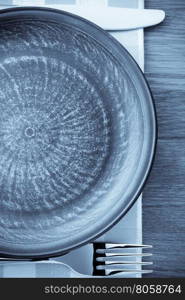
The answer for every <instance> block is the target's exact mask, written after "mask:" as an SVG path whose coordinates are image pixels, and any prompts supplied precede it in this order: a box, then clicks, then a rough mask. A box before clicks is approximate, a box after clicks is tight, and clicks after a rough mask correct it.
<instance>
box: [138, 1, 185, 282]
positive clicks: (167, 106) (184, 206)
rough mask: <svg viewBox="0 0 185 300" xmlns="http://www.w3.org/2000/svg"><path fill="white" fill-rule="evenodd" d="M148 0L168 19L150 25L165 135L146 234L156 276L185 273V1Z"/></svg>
mask: <svg viewBox="0 0 185 300" xmlns="http://www.w3.org/2000/svg"><path fill="white" fill-rule="evenodd" d="M145 6H146V7H147V8H158V9H164V10H165V12H166V20H165V21H164V22H163V24H161V25H159V26H156V27H153V28H150V29H147V30H145V62H146V64H145V73H146V77H147V79H148V82H149V84H150V87H151V90H152V93H153V96H154V101H155V105H156V109H157V116H158V126H159V128H158V129H159V140H158V146H157V153H156V158H155V162H154V165H153V169H152V172H151V174H150V177H149V179H148V182H147V184H146V187H145V189H144V200H143V228H144V233H143V238H144V243H146V244H152V245H153V246H154V249H153V253H154V257H153V261H154V273H153V274H152V277H185V250H184V249H185V1H184V0H176V1H172V0H163V1H160V0H155V1H154V0H146V1H145ZM150 276H151V275H150Z"/></svg>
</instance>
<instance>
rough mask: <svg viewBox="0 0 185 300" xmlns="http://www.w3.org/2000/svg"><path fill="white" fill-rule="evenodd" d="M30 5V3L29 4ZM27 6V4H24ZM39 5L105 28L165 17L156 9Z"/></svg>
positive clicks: (121, 27) (146, 24)
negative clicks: (64, 12) (67, 13)
mask: <svg viewBox="0 0 185 300" xmlns="http://www.w3.org/2000/svg"><path fill="white" fill-rule="evenodd" d="M12 6H17V5H9V6H8V5H6V6H2V4H1V6H0V7H1V8H8V7H12ZM29 6H30V5H29ZM26 7H28V5H27V6H26ZM41 7H49V8H55V9H60V10H64V11H66V12H69V13H72V14H75V15H78V16H80V17H82V18H85V19H87V20H89V21H91V22H93V23H95V24H97V25H98V26H100V27H102V28H104V29H105V30H109V31H111V30H130V29H138V28H144V27H149V26H153V25H156V24H159V23H160V22H162V21H163V20H164V18H165V12H164V11H163V10H157V9H133V8H117V7H105V8H102V7H100V9H99V10H98V9H97V7H94V6H88V7H85V6H81V5H79V6H78V5H60V4H58V5H57V4H55V5H42V6H41Z"/></svg>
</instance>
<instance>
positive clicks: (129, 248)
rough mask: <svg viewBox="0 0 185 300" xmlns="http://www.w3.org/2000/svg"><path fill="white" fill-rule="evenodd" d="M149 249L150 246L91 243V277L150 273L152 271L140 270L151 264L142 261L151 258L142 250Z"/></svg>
mask: <svg viewBox="0 0 185 300" xmlns="http://www.w3.org/2000/svg"><path fill="white" fill-rule="evenodd" d="M151 248H152V246H150V245H137V244H113V243H101V242H98V243H93V249H94V251H93V253H94V254H93V265H94V268H93V269H94V271H93V275H101V276H111V275H113V274H119V273H120V272H121V273H123V272H125V273H130V274H133V273H137V274H138V273H140V274H144V273H151V272H152V270H147V269H146V270H144V269H143V268H142V267H144V266H148V265H152V264H153V263H152V262H151V261H142V258H143V257H151V256H152V254H151V253H147V252H145V253H144V252H143V250H145V249H151ZM120 275H121V274H120ZM121 277H122V276H121Z"/></svg>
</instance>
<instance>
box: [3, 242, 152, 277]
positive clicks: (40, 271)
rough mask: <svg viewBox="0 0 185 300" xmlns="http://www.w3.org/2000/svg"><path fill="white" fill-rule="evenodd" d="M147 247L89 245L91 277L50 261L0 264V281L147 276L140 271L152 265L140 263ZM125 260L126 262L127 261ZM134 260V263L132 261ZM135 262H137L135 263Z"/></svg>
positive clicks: (147, 254) (5, 262) (143, 271)
mask: <svg viewBox="0 0 185 300" xmlns="http://www.w3.org/2000/svg"><path fill="white" fill-rule="evenodd" d="M151 247H152V246H148V245H136V244H109V243H106V244H104V243H99V242H98V243H97V242H96V243H93V249H94V254H93V274H92V275H88V274H82V273H79V272H77V271H76V270H74V269H73V268H72V267H71V266H69V265H67V264H65V263H62V262H59V261H55V260H53V259H51V260H45V261H24V260H23V261H21V260H19V261H18V260H5V259H1V260H0V274H2V275H0V277H4V278H17V277H20V278H38V277H42V278H48V277H49V278H55V277H58V278H101V277H102V278H103V277H106V278H120V277H121V278H129V277H136V275H138V276H140V275H141V274H146V273H151V272H152V270H143V269H142V268H141V267H142V266H146V265H151V264H152V262H142V261H141V258H142V257H149V256H151V255H152V254H151V253H142V250H143V249H148V248H151ZM128 258H129V260H127V259H128ZM134 258H135V260H134ZM137 259H138V260H137Z"/></svg>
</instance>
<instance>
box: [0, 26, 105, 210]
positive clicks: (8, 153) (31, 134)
mask: <svg viewBox="0 0 185 300" xmlns="http://www.w3.org/2000/svg"><path fill="white" fill-rule="evenodd" d="M38 25H39V24H38ZM40 26H41V27H42V30H40V32H39V30H38V27H39V26H38V27H37V28H36V27H34V24H33V23H32V22H30V23H29V22H28V24H25V23H24V25H23V26H21V23H19V24H17V25H16V26H15V27H13V26H11V25H7V26H4V27H3V29H2V30H1V33H0V41H1V43H0V51H1V53H2V56H1V60H0V82H1V84H0V112H1V115H0V141H1V143H0V157H1V160H0V174H1V176H0V188H1V193H0V207H1V209H2V210H5V211H10V214H11V212H13V213H14V214H16V213H20V212H21V213H22V214H24V213H27V214H28V213H29V212H31V213H33V212H34V211H35V212H42V211H47V210H52V209H56V208H57V207H64V206H65V205H67V204H68V203H70V202H73V203H75V200H78V199H80V198H82V197H83V195H84V194H85V193H86V191H88V190H89V188H90V187H91V186H92V185H94V184H95V183H96V181H97V180H98V178H99V176H100V175H101V172H102V169H103V166H104V164H105V161H106V158H107V156H108V152H109V144H110V129H109V117H108V113H107V111H106V107H105V105H104V102H103V99H102V96H101V95H100V94H99V91H98V90H97V88H96V86H95V85H94V83H93V82H92V80H91V78H88V77H87V76H85V74H84V72H82V71H81V70H80V69H78V68H76V66H75V65H74V66H73V65H72V64H71V61H70V55H66V57H64V58H63V55H62V53H61V52H60V53H58V52H57V54H55V51H56V50H60V51H61V50H62V49H59V48H57V47H54V44H52V47H51V45H50V44H49V42H51V43H54V42H55V44H57V45H58V46H59V47H64V48H65V44H62V43H61V41H60V40H59V39H58V38H57V37H56V35H58V36H60V39H61V36H62V34H65V41H66V38H68V31H67V30H66V32H65V30H64V29H63V31H61V29H60V30H59V29H58V28H55V32H54V31H53V30H54V29H53V27H52V26H51V27H50V26H49V25H47V26H42V24H41V25H40ZM46 27H47V30H46V29H44V28H46ZM36 29H37V30H36ZM14 31H15V32H16V37H15V36H14ZM25 32H26V35H24V34H25ZM43 32H44V33H45V35H44V34H43ZM46 32H47V34H46ZM54 34H55V35H54ZM50 35H52V37H53V42H52V39H48V37H49V36H50ZM15 38H16V39H17V40H16V41H15ZM27 39H28V40H29V42H28V41H27ZM10 41H11V47H12V46H13V45H14V43H15V48H14V51H13V49H11V48H9V47H8V43H9V42H10ZM59 42H60V43H59ZM80 46H81V44H80ZM43 47H44V48H43ZM64 48H63V49H64ZM79 49H80V48H79ZM79 49H77V50H78V51H80V50H79ZM47 51H48V53H50V55H48V53H47ZM49 51H51V52H49ZM76 53H77V52H76ZM64 56H65V55H64Z"/></svg>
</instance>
